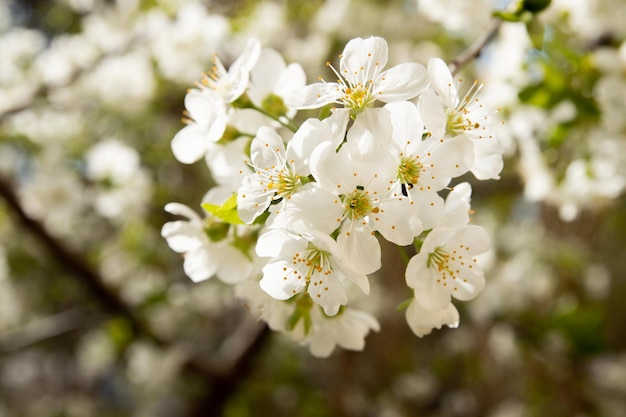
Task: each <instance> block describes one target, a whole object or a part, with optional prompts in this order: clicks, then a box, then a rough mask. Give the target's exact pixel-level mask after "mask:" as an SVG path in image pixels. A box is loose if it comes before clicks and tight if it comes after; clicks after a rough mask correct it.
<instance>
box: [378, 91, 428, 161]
mask: <svg viewBox="0 0 626 417" xmlns="http://www.w3.org/2000/svg"><path fill="white" fill-rule="evenodd" d="M384 108H385V110H387V111H388V112H389V114H390V120H391V125H392V126H393V132H392V138H393V141H394V143H395V144H396V145H397V146H398V148H399V149H400V150H401V151H403V152H404V153H405V154H408V155H413V152H412V149H413V148H415V147H418V146H419V144H420V143H421V142H422V133H424V122H423V121H422V117H421V116H420V113H419V111H418V110H417V107H416V106H415V104H413V103H411V102H408V101H400V102H397V103H389V104H386V105H385V107H384ZM408 142H410V143H408Z"/></svg>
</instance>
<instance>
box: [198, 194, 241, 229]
mask: <svg viewBox="0 0 626 417" xmlns="http://www.w3.org/2000/svg"><path fill="white" fill-rule="evenodd" d="M202 208H203V209H205V210H206V211H207V212H208V213H210V214H212V215H213V216H215V217H217V218H218V219H220V220H222V221H223V222H224V223H227V224H245V223H244V222H243V221H242V220H241V219H240V218H239V214H237V194H236V193H235V194H233V195H232V196H230V197H229V198H228V200H226V202H225V203H224V204H222V205H221V206H218V205H216V204H211V203H203V204H202Z"/></svg>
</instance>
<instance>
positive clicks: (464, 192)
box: [443, 182, 472, 227]
mask: <svg viewBox="0 0 626 417" xmlns="http://www.w3.org/2000/svg"><path fill="white" fill-rule="evenodd" d="M471 195H472V187H471V186H470V184H469V183H467V182H463V183H461V184H457V185H455V186H454V188H453V189H452V191H450V193H449V194H448V197H446V203H445V219H444V221H443V225H444V226H449V227H461V226H465V225H466V224H468V223H469V212H470V209H471V205H470V198H471Z"/></svg>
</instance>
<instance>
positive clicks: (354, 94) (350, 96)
mask: <svg viewBox="0 0 626 417" xmlns="http://www.w3.org/2000/svg"><path fill="white" fill-rule="evenodd" d="M344 92H345V95H344V97H343V99H342V101H343V104H344V106H346V107H347V108H349V109H351V111H350V115H352V116H356V115H357V114H359V113H361V112H362V111H363V109H365V108H367V107H371V106H372V103H373V102H374V97H373V96H372V94H371V92H370V90H369V88H365V87H364V86H363V85H361V84H360V83H359V85H358V86H356V87H354V88H350V87H346V88H345V90H344Z"/></svg>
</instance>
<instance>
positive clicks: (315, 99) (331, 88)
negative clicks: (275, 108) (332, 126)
mask: <svg viewBox="0 0 626 417" xmlns="http://www.w3.org/2000/svg"><path fill="white" fill-rule="evenodd" d="M342 96H343V90H342V88H341V86H340V85H339V84H337V83H315V84H310V85H307V86H305V87H302V88H298V89H295V90H292V91H290V92H289V93H288V95H287V96H286V97H285V100H284V101H285V104H286V105H287V106H288V107H292V108H295V109H317V108H319V107H322V106H325V105H326V104H329V103H334V102H335V101H337V100H339V99H340V98H341V97H342Z"/></svg>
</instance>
